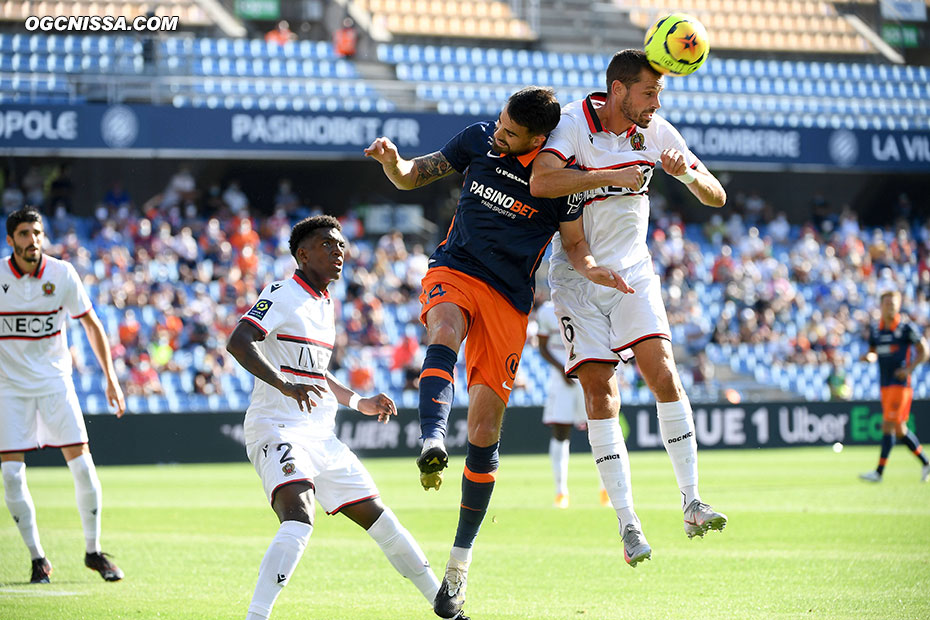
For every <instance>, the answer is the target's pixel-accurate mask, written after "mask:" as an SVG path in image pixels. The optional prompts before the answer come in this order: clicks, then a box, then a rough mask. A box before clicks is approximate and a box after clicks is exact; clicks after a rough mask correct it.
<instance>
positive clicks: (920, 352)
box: [859, 290, 930, 482]
mask: <svg viewBox="0 0 930 620" xmlns="http://www.w3.org/2000/svg"><path fill="white" fill-rule="evenodd" d="M880 310H881V321H879V324H878V327H875V326H874V325H873V326H872V327H870V328H869V351H868V352H867V353H865V354H864V355H863V356H862V358H861V361H863V362H875V361H877V362H878V375H879V385H880V386H881V396H882V448H881V453H880V455H879V458H878V467H876V468H875V469H874V470H873V471H870V472H866V473H864V474H860V475H859V477H860V478H861V479H863V480H866V481H868V482H881V481H882V474H884V472H885V464H886V463H887V462H888V455H889V454H891V449H892V448H893V447H894V444H895V441H896V440H900V441H901V442H902V443H904V445H906V446H907V447H908V449H909V450H910V451H911V452H913V453H914V456H916V457H917V458H918V459H919V460H920V462H921V463H922V467H921V469H920V481H921V482H926V481H927V480H928V479H930V460H928V459H927V455H926V454H925V453H924V449H923V446H921V445H920V440H919V439H917V435H915V434H914V432H913V431H912V430H910V429H908V427H907V420H908V418H909V417H910V416H911V401H913V399H914V389H913V388H912V387H911V374H913V372H914V369H915V368H917V366H918V365H919V364H922V363H924V362H926V361H927V359H928V358H930V348H928V347H927V339H926V338H924V337H923V336H921V335H920V331H919V330H918V328H917V326H916V325H914V323H912V322H911V321H909V320H906V319H905V318H904V317H902V316H901V293H900V291H897V290H891V291H885V292H884V293H882V296H881V306H880Z"/></svg>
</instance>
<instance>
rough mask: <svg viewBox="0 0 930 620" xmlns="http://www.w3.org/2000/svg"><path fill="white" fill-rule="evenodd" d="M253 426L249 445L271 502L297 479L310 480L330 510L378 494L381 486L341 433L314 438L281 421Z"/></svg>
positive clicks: (254, 464)
mask: <svg viewBox="0 0 930 620" xmlns="http://www.w3.org/2000/svg"><path fill="white" fill-rule="evenodd" d="M256 426H257V427H253V428H252V431H253V432H254V437H255V438H256V439H255V440H254V441H250V442H249V443H248V444H246V447H245V449H246V453H247V454H248V455H249V460H250V461H251V462H252V465H253V466H254V467H255V471H256V472H258V476H259V478H261V479H262V486H263V487H264V489H265V494H266V495H267V496H268V501H269V502H271V503H274V494H275V492H276V491H277V490H278V489H279V488H281V487H282V486H284V485H286V484H290V483H292V482H308V483H310V484H311V485H312V486H313V489H314V495H315V497H316V501H317V502H319V504H320V506H322V507H323V510H325V511H326V514H331V515H332V514H336V513H337V512H339V511H340V510H342V509H343V508H345V507H346V506H351V505H352V504H358V503H359V502H363V501H365V500H367V499H372V498H375V497H378V495H379V493H378V487H376V486H375V481H374V480H372V478H371V475H370V474H369V473H368V470H366V469H365V467H364V466H363V465H362V462H361V461H359V460H358V457H357V456H355V453H353V452H352V451H351V450H349V447H348V446H347V445H345V444H344V443H342V442H341V441H339V439H338V438H337V437H336V436H335V435H331V436H329V437H328V438H325V439H320V438H318V437H309V436H307V435H306V434H303V433H301V432H300V428H293V427H284V428H281V427H279V426H278V425H277V424H270V423H269V424H262V425H260V426H258V425H256Z"/></svg>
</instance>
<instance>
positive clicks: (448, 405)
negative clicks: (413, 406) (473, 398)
mask: <svg viewBox="0 0 930 620" xmlns="http://www.w3.org/2000/svg"><path fill="white" fill-rule="evenodd" d="M458 357H459V354H458V353H456V352H455V351H453V350H452V349H450V348H449V347H447V346H445V345H442V344H431V345H429V346H428V347H427V348H426V358H424V360H423V370H422V371H421V372H420V405H419V410H420V431H421V435H420V439H427V438H430V437H438V438H440V439H442V438H444V437H445V436H446V423H447V422H448V421H449V411H451V410H452V397H453V396H454V395H455V383H454V382H453V372H454V371H455V361H456V360H457V359H458Z"/></svg>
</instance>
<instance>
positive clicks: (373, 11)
mask: <svg viewBox="0 0 930 620" xmlns="http://www.w3.org/2000/svg"><path fill="white" fill-rule="evenodd" d="M353 3H354V5H355V6H356V7H358V8H359V9H360V10H362V11H366V12H368V13H369V14H370V15H371V19H372V21H373V22H375V23H378V24H380V25H382V26H383V27H384V28H385V29H386V30H387V31H388V32H390V33H392V34H394V35H417V36H433V37H467V38H474V39H482V38H483V39H497V40H510V41H532V40H534V39H536V34H535V33H534V32H533V31H532V29H531V28H530V26H529V24H527V23H526V22H525V21H523V20H521V19H518V18H517V17H515V16H514V15H513V13H512V12H511V9H510V5H508V4H507V3H506V2H500V1H498V0H353Z"/></svg>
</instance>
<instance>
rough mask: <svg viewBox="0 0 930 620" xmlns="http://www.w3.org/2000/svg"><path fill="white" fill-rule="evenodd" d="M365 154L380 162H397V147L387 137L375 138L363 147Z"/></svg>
mask: <svg viewBox="0 0 930 620" xmlns="http://www.w3.org/2000/svg"><path fill="white" fill-rule="evenodd" d="M365 156H366V157H371V158H372V159H374V160H377V161H379V162H381V163H382V164H393V163H396V162H397V147H396V146H395V145H394V143H393V142H391V141H390V139H388V138H377V139H376V140H375V141H374V142H372V143H371V146H369V147H368V148H367V149H365Z"/></svg>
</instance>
